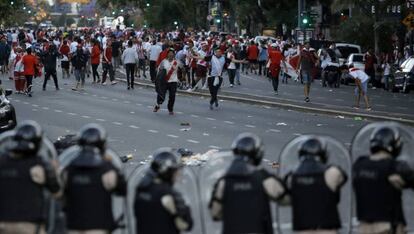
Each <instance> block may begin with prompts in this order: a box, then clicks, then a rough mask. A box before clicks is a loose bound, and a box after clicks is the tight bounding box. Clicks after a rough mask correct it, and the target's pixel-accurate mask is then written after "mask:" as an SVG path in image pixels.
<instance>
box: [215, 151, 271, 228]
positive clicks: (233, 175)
mask: <svg viewBox="0 0 414 234" xmlns="http://www.w3.org/2000/svg"><path fill="white" fill-rule="evenodd" d="M270 176H271V175H270V174H268V173H267V172H266V171H264V170H257V168H256V167H255V166H253V165H251V164H249V163H247V162H246V161H245V160H243V158H242V157H240V158H236V159H235V160H234V161H233V162H232V165H231V166H230V168H229V170H228V171H227V173H226V175H225V176H224V177H223V178H222V180H224V181H225V188H224V193H223V198H222V199H221V201H217V200H216V199H217V198H216V197H214V194H215V193H216V190H217V187H218V185H219V183H220V181H221V180H219V181H218V182H217V183H216V185H215V187H214V191H213V197H212V200H211V201H210V208H211V207H212V203H213V202H215V201H216V202H219V203H221V204H222V206H223V217H222V219H223V232H222V233H223V234H234V233H238V234H241V233H273V228H272V216H271V212H270V204H269V197H268V195H267V194H266V192H265V189H264V188H263V181H264V180H265V179H267V178H269V177H270Z"/></svg>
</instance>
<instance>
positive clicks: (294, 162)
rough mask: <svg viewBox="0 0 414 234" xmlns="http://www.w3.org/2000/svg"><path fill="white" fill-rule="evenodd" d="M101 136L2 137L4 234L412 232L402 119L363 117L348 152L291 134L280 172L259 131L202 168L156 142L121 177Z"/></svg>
mask: <svg viewBox="0 0 414 234" xmlns="http://www.w3.org/2000/svg"><path fill="white" fill-rule="evenodd" d="M106 138H107V135H106V132H105V130H104V129H103V128H102V127H101V126H99V125H96V124H89V125H86V126H84V127H83V128H82V129H81V130H80V133H79V135H78V137H77V144H76V145H75V146H72V147H70V148H68V149H66V150H65V151H63V153H61V154H60V155H59V156H57V153H56V150H55V148H54V146H53V144H52V143H51V142H50V141H49V140H48V139H47V138H46V137H45V136H44V134H43V132H42V129H41V127H40V126H39V125H38V124H37V123H35V122H33V121H29V122H24V123H22V124H21V125H19V126H18V127H17V129H16V130H15V131H10V132H6V133H3V134H2V135H0V186H1V187H2V188H6V189H2V190H0V233H23V234H25V233H73V234H77V233H111V232H117V233H119V232H123V233H131V234H132V233H138V234H158V233H159V234H165V233H184V232H185V233H193V234H215V233H224V234H234V233H246V234H247V233H263V234H268V233H293V232H295V233H370V234H372V233H378V234H380V233H405V230H406V229H408V230H410V231H413V229H412V227H413V226H414V213H413V209H411V207H412V205H413V204H411V203H407V202H409V199H411V200H412V194H411V195H409V194H407V192H405V191H406V189H412V188H414V160H413V153H414V134H413V130H412V129H411V128H409V127H406V126H402V125H400V124H398V123H394V122H378V123H372V124H368V125H366V126H365V127H363V128H362V129H360V130H359V131H358V133H357V134H356V135H355V137H354V139H353V141H352V145H351V149H350V150H348V149H346V148H345V147H344V146H343V144H341V143H340V142H339V141H337V140H336V139H334V138H332V137H329V136H322V135H303V136H299V137H297V138H295V139H293V140H292V141H291V142H289V143H288V144H287V145H286V146H285V147H284V148H283V150H282V152H281V154H280V155H279V158H278V162H279V168H278V170H277V174H273V173H271V172H269V171H268V170H267V169H266V168H265V166H264V165H263V164H262V159H263V156H264V151H265V150H264V146H263V144H262V141H261V139H260V138H259V137H258V136H256V135H254V134H251V133H244V134H241V135H239V136H238V137H237V138H236V139H235V140H234V142H233V144H232V147H231V148H232V151H227V152H219V153H217V155H215V157H214V158H213V159H212V160H209V161H207V162H206V163H205V164H204V165H203V166H202V167H200V168H191V167H184V166H183V165H182V163H181V162H180V158H179V157H178V156H177V155H176V152H175V151H174V150H172V149H170V148H161V149H158V150H157V151H155V152H154V154H153V160H152V162H151V163H150V165H141V166H138V167H136V168H134V170H133V171H132V173H130V175H129V177H128V179H125V176H124V174H123V166H122V162H121V160H120V157H119V155H117V154H116V153H115V152H114V151H112V150H110V149H109V148H108V146H107V144H106ZM353 194H354V195H353ZM407 195H408V196H407ZM407 198H408V200H407ZM354 208H355V209H354ZM353 217H356V220H357V222H354V218H353ZM405 217H407V219H406V218H405Z"/></svg>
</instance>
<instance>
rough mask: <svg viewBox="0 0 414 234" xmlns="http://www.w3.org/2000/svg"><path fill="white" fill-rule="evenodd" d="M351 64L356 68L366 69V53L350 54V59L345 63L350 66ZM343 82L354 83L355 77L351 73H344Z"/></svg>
mask: <svg viewBox="0 0 414 234" xmlns="http://www.w3.org/2000/svg"><path fill="white" fill-rule="evenodd" d="M351 64H353V65H354V67H355V68H358V69H360V70H364V69H365V61H364V54H360V53H352V54H350V55H349V56H348V59H347V60H346V62H345V65H346V66H347V67H349V66H350V65H351ZM341 83H342V84H345V85H348V84H349V83H354V79H352V78H351V77H350V76H349V75H343V76H341Z"/></svg>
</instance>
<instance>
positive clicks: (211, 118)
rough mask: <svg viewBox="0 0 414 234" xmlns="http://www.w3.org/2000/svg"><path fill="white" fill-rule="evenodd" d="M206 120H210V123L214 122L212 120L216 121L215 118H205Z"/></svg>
mask: <svg viewBox="0 0 414 234" xmlns="http://www.w3.org/2000/svg"><path fill="white" fill-rule="evenodd" d="M206 119H208V120H212V121H214V120H216V119H215V118H210V117H209V118H206Z"/></svg>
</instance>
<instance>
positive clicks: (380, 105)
mask: <svg viewBox="0 0 414 234" xmlns="http://www.w3.org/2000/svg"><path fill="white" fill-rule="evenodd" d="M374 106H379V107H386V105H382V104H374Z"/></svg>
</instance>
